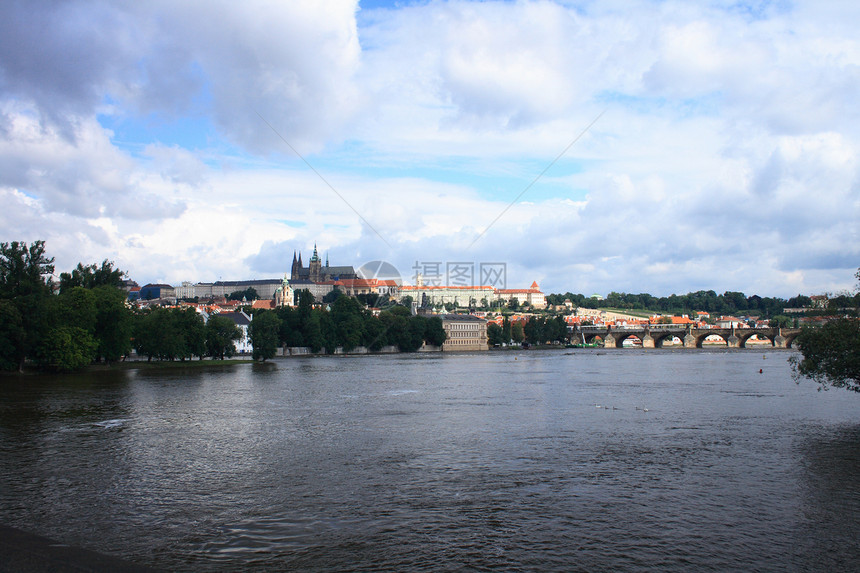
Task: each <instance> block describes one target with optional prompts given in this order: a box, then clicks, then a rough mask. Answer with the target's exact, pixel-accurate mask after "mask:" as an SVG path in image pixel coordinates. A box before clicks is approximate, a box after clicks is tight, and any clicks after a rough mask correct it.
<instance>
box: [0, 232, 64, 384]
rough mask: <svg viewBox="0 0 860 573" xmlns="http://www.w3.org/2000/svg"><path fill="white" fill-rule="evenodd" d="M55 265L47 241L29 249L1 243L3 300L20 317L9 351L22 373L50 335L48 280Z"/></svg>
mask: <svg viewBox="0 0 860 573" xmlns="http://www.w3.org/2000/svg"><path fill="white" fill-rule="evenodd" d="M53 263H54V259H53V258H48V257H47V256H46V255H45V242H44V241H36V242H34V243H32V244H31V245H29V246H28V245H27V244H26V243H20V242H18V241H13V242H11V243H0V299H5V300H8V301H10V303H11V304H12V305H13V306H14V307H15V308H16V309H17V311H18V314H17V316H18V317H20V323H19V326H16V327H14V328H13V329H12V331H13V332H14V333H16V336H17V340H15V343H14V347H13V349H11V350H10V351H9V352H11V353H12V354H13V358H14V361H15V363H16V364H17V367H18V370H19V371H22V370H23V369H24V363H25V361H26V360H27V358H32V357H34V356H35V354H36V350H37V349H38V348H39V346H40V344H41V342H42V338H43V337H44V335H45V334H46V332H47V326H48V316H47V314H46V312H45V311H46V301H47V299H48V297H49V296H50V294H51V283H50V280H49V279H47V280H46V278H45V277H48V276H50V274H51V273H53V272H54V264H53ZM7 334H8V333H7ZM5 353H6V352H5V351H4V354H5Z"/></svg>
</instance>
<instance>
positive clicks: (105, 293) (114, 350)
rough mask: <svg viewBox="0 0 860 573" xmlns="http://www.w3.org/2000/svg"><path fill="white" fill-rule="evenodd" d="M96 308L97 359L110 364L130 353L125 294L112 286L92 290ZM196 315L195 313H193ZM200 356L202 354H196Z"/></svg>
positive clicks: (129, 332) (129, 326)
mask: <svg viewBox="0 0 860 573" xmlns="http://www.w3.org/2000/svg"><path fill="white" fill-rule="evenodd" d="M93 293H94V295H95V306H96V325H95V339H96V342H97V343H98V350H97V352H96V358H97V359H104V360H105V362H107V363H111V362H115V361H117V360H119V359H120V358H122V357H123V356H125V355H126V354H128V353H129V352H130V351H131V333H132V313H131V310H130V309H129V308H128V307H127V306H126V304H125V303H126V294H125V293H124V292H123V291H121V290H120V289H118V288H115V287H112V286H107V285H103V286H99V287H96V288H94V289H93ZM195 314H196V313H195ZM198 356H202V353H200V354H198Z"/></svg>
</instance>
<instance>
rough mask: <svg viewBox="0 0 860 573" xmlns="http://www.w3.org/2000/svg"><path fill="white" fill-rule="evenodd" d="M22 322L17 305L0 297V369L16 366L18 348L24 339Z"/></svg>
mask: <svg viewBox="0 0 860 573" xmlns="http://www.w3.org/2000/svg"><path fill="white" fill-rule="evenodd" d="M23 324H24V322H23V320H22V318H21V313H20V312H19V311H18V307H16V306H15V304H14V303H13V302H12V301H10V300H2V299H0V370H15V369H17V368H18V366H19V363H18V356H19V349H20V347H21V345H22V344H23V340H24V326H23Z"/></svg>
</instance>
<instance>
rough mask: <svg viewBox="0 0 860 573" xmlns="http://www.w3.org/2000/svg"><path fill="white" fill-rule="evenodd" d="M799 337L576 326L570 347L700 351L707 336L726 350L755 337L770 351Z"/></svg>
mask: <svg viewBox="0 0 860 573" xmlns="http://www.w3.org/2000/svg"><path fill="white" fill-rule="evenodd" d="M798 334H800V329H799V328H679V327H677V326H672V325H666V326H662V325H652V326H650V327H648V326H646V327H642V326H616V327H605V326H577V327H574V329H573V330H572V331H571V333H570V340H571V342H573V343H574V344H576V343H578V342H579V343H585V344H593V343H594V342H595V341H596V340H597V339H598V338H599V339H601V340H603V347H604V348H621V347H622V345H623V343H624V341H625V340H626V339H628V338H630V337H636V338H638V339H639V340H640V341H641V342H642V348H661V347H662V346H663V343H664V342H666V341H667V340H668V341H672V340H674V338H676V337H677V338H679V339H680V340H681V342H682V343H683V345H684V348H702V345H703V344H704V342H705V339H706V338H707V337H709V336H713V335H716V336H719V337H720V338H722V339H723V340H725V342H726V346H727V347H728V348H745V347H746V343H747V341H748V340H749V339H750V338H752V337H753V335H758V338H760V339H762V338H763V339H767V340H769V341H770V343H771V346H773V348H791V345H792V343H793V342H794V339H795V338H797V335H798Z"/></svg>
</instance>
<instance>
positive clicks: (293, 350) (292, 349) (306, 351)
mask: <svg viewBox="0 0 860 573" xmlns="http://www.w3.org/2000/svg"><path fill="white" fill-rule="evenodd" d="M441 351H442V347H440V346H432V345H430V344H425V345H424V346H422V347H421V348H419V349H418V352H441ZM398 352H400V349H399V348H397V347H396V346H383V347H382V348H381V349H379V350H376V351H371V350H369V349H368V348H367V347H366V346H356V347H355V348H353V349H352V350H350V351H349V352H344V350H343V348H342V347H340V346H338V347H337V348H335V349H334V354H347V355H353V354H395V353H398ZM327 354H328V353H327V352H326V351H325V349H322V350H320V351H319V352H312V351H311V349H310V348H309V347H307V346H284V347H282V348H278V350H277V351H276V353H275V356H278V357H288V356H325V355H327Z"/></svg>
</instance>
